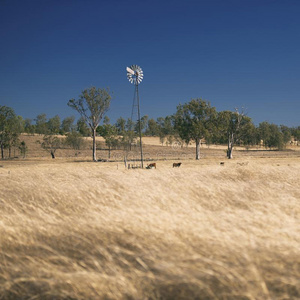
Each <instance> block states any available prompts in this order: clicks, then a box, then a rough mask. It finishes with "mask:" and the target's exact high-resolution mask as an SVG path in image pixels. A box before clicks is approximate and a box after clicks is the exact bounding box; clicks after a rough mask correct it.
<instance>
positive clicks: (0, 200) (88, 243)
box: [0, 145, 300, 300]
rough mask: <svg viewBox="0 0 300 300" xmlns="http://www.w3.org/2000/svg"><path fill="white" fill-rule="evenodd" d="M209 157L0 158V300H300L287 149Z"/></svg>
mask: <svg viewBox="0 0 300 300" xmlns="http://www.w3.org/2000/svg"><path fill="white" fill-rule="evenodd" d="M152 147H159V145H154V146H152ZM149 149H150V148H149ZM149 149H148V150H149ZM151 149H152V150H153V149H156V150H157V149H158V148H151ZM151 149H150V150H151ZM150 150H149V153H150V152H151V151H150ZM156 150H155V151H156ZM184 151H186V150H184ZM191 151H193V149H191ZM209 151H210V150H209V149H206V150H205V149H204V154H205V156H204V158H203V159H201V160H200V161H195V160H191V159H185V160H183V161H182V162H183V164H182V166H181V167H180V168H172V162H173V161H172V160H165V161H163V160H162V161H157V169H151V170H146V169H143V170H142V169H134V170H128V169H125V168H124V164H122V163H121V162H106V163H100V162H99V163H93V162H89V161H84V160H83V159H78V158H77V161H76V160H75V159H74V158H67V157H64V158H59V157H58V159H55V160H51V158H50V157H48V156H47V157H44V158H43V159H37V158H35V157H32V158H27V159H25V160H22V159H16V160H5V161H1V162H0V165H1V167H0V299H46V300H48V299H236V300H240V299H253V300H254V299H255V300H256V299H262V300H263V299H269V300H273V299H300V176H299V175H300V159H299V154H297V153H296V154H295V153H294V154H293V155H286V153H285V154H284V155H283V154H281V155H279V154H278V153H274V155H273V153H269V152H268V154H267V156H265V155H262V154H261V153H260V154H255V155H252V154H253V153H252V152H250V154H249V153H248V155H246V154H241V153H239V152H236V153H237V155H236V158H235V159H233V160H226V161H225V160H224V151H223V150H220V151H219V152H218V151H216V152H212V153H213V155H209V153H211V152H209ZM211 151H212V150H211ZM214 151H215V150H214ZM151 153H152V154H151V155H152V156H153V155H154V154H153V153H154V152H151ZM160 153H161V152H160ZM191 153H193V152H191ZM298 153H299V152H298ZM177 154H178V153H177ZM103 155H104V154H103ZM180 155H181V154H180V153H179V154H178V156H179V158H183V157H182V156H180ZM90 156H91V155H90ZM175 156H176V155H175ZM220 158H222V159H223V160H224V161H225V164H224V165H223V166H222V165H220ZM176 162H177V160H176Z"/></svg>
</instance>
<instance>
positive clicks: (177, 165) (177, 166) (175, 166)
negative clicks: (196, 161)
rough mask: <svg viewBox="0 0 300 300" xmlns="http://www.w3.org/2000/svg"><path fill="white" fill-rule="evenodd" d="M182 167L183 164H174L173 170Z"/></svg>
mask: <svg viewBox="0 0 300 300" xmlns="http://www.w3.org/2000/svg"><path fill="white" fill-rule="evenodd" d="M180 166H181V162H180V163H173V168H179V167H180Z"/></svg>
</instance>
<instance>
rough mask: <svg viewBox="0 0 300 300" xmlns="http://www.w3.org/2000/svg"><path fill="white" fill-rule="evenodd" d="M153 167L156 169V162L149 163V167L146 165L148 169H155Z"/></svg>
mask: <svg viewBox="0 0 300 300" xmlns="http://www.w3.org/2000/svg"><path fill="white" fill-rule="evenodd" d="M153 168H155V169H156V163H152V164H149V165H147V167H146V169H153Z"/></svg>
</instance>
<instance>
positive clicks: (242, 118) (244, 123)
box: [217, 109, 255, 159]
mask: <svg viewBox="0 0 300 300" xmlns="http://www.w3.org/2000/svg"><path fill="white" fill-rule="evenodd" d="M217 127H218V133H219V134H220V133H221V136H222V137H221V139H223V140H227V158H229V159H232V158H233V146H234V145H236V144H238V143H241V142H244V144H249V143H251V141H252V139H253V138H254V137H252V134H255V131H254V128H253V127H254V125H253V124H252V121H251V118H249V117H247V116H246V115H245V113H244V111H242V112H239V111H238V109H236V110H235V111H234V112H232V111H222V112H220V113H218V121H217ZM225 137H226V138H225Z"/></svg>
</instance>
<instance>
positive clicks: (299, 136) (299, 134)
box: [291, 126, 300, 141]
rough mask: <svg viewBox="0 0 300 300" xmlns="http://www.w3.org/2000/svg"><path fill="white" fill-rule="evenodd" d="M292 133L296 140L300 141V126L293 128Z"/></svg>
mask: <svg viewBox="0 0 300 300" xmlns="http://www.w3.org/2000/svg"><path fill="white" fill-rule="evenodd" d="M291 134H292V136H293V137H294V139H295V140H296V141H300V126H298V127H293V128H291Z"/></svg>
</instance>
